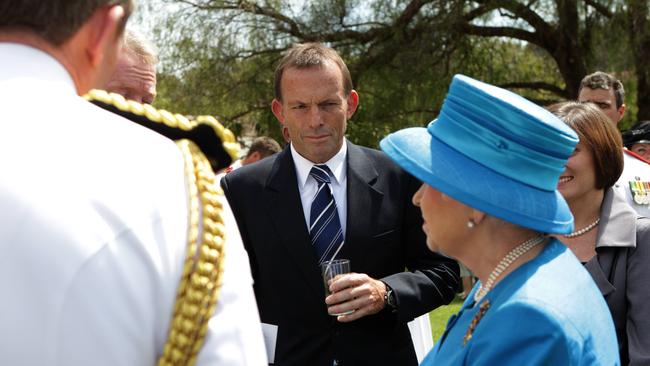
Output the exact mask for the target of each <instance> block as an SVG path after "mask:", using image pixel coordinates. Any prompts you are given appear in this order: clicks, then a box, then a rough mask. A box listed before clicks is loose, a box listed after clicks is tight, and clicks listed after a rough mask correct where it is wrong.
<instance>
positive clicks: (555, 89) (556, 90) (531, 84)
mask: <svg viewBox="0 0 650 366" xmlns="http://www.w3.org/2000/svg"><path fill="white" fill-rule="evenodd" d="M498 86H499V87H501V88H508V89H531V90H546V91H549V92H551V93H553V94H556V95H558V96H561V97H563V98H567V97H568V94H569V93H568V92H567V90H566V89H562V88H560V87H559V86H557V85H554V84H549V83H546V82H543V81H521V82H511V83H504V84H500V85H498Z"/></svg>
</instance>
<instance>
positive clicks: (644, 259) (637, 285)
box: [626, 218, 650, 365]
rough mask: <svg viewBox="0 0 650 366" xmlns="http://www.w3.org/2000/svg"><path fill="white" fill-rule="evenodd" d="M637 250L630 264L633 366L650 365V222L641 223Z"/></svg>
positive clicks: (629, 323)
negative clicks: (649, 285) (649, 289)
mask: <svg viewBox="0 0 650 366" xmlns="http://www.w3.org/2000/svg"><path fill="white" fill-rule="evenodd" d="M637 225H638V226H637V242H636V248H635V249H634V251H633V252H631V253H630V255H629V256H628V263H627V293H626V296H627V304H628V309H627V338H628V353H629V356H630V365H648V364H650V306H648V303H650V291H648V282H650V266H648V263H650V219H646V218H642V219H638V220H637Z"/></svg>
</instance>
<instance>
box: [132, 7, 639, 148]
mask: <svg viewBox="0 0 650 366" xmlns="http://www.w3.org/2000/svg"><path fill="white" fill-rule="evenodd" d="M163 9H164V11H163ZM142 10H143V12H142V13H141V14H147V15H146V16H142V15H141V16H140V18H139V19H137V20H136V22H140V23H141V24H143V23H144V24H145V28H147V29H148V30H150V31H151V37H152V38H153V39H154V41H155V43H156V44H157V45H158V46H159V47H160V49H161V56H162V63H161V66H160V68H159V71H160V74H159V98H158V100H157V102H156V104H157V105H158V106H159V107H161V108H167V109H171V110H174V111H179V112H184V113H188V114H213V115H217V116H218V117H219V118H220V120H221V121H222V122H224V123H225V124H226V125H228V126H229V127H230V128H232V129H233V130H235V131H236V132H237V133H238V134H241V133H257V134H265V135H271V136H273V137H275V138H276V139H278V140H281V131H280V128H279V124H278V122H277V121H276V120H275V118H274V117H273V115H272V114H271V112H270V101H271V100H272V98H273V92H272V89H273V88H272V82H273V70H274V68H275V64H276V62H277V61H278V59H279V58H280V57H281V53H282V52H283V51H284V50H286V49H287V48H288V47H289V46H290V45H291V44H292V43H294V42H308V41H321V42H326V43H327V44H329V45H331V46H333V47H335V48H336V49H337V50H338V51H339V52H340V53H341V54H342V56H343V57H344V59H345V60H346V62H347V63H348V66H349V68H350V71H351V73H352V76H353V78H354V83H355V89H357V91H358V92H359V94H360V99H361V105H360V109H359V111H358V112H357V114H355V116H354V117H353V120H352V121H351V123H350V124H349V128H348V137H349V138H350V139H351V140H353V141H355V142H357V143H360V144H363V145H367V146H376V145H377V142H378V140H379V139H380V138H381V137H383V136H385V135H386V134H387V133H388V132H390V131H394V130H396V129H399V128H404V127H406V126H423V125H425V124H426V123H428V122H429V121H431V120H433V119H434V118H435V117H436V116H437V114H438V111H439V109H440V106H441V104H442V102H443V98H444V95H445V94H446V91H447V87H448V84H449V82H450V80H451V77H452V76H453V75H454V74H456V73H462V74H466V75H469V76H472V77H474V78H478V79H481V80H484V81H486V82H489V83H493V84H496V85H501V86H504V87H507V88H510V89H512V90H513V91H515V92H518V93H520V94H523V95H524V96H526V97H528V98H529V99H531V100H533V101H535V102H538V103H540V104H549V103H552V102H556V101H560V100H564V99H572V98H575V97H576V96H577V88H578V84H579V82H580V80H581V79H582V77H583V76H584V75H585V74H587V73H590V72H593V71H595V70H603V71H607V72H612V73H614V74H615V75H617V76H618V77H619V78H620V79H621V80H622V81H623V82H624V84H625V86H626V89H627V92H628V96H627V98H626V102H627V105H628V112H631V113H628V114H627V116H626V119H625V120H624V121H623V122H622V124H620V126H619V127H622V128H625V127H627V126H629V125H630V124H631V123H633V122H636V121H637V118H639V119H650V86H649V85H648V83H649V82H650V62H647V60H649V59H650V30H649V27H650V26H649V25H648V1H647V0H627V1H623V0H528V1H515V0H482V1H469V0H365V1H361V0H327V1H313V0H308V1H304V2H298V1H295V0H291V1H288V0H263V1H253V0H225V1H224V0H158V1H154V2H150V3H146V4H143V9H142ZM152 19H153V20H152ZM147 22H148V24H147Z"/></svg>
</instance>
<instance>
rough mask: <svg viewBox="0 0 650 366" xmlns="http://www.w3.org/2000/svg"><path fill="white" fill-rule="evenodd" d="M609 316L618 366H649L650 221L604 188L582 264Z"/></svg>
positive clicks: (613, 192) (610, 190)
mask: <svg viewBox="0 0 650 366" xmlns="http://www.w3.org/2000/svg"><path fill="white" fill-rule="evenodd" d="M585 268H586V269H587V271H589V273H590V274H591V276H592V277H593V279H594V281H595V282H596V285H597V286H598V288H599V289H600V291H601V293H602V294H603V296H604V297H605V301H607V306H608V307H609V310H610V311H611V313H612V318H613V319H614V326H615V328H616V337H617V338H618V346H619V353H620V356H621V365H650V306H649V305H648V304H650V290H649V288H650V285H649V284H650V219H648V218H645V217H637V214H636V212H635V211H634V210H633V209H632V207H630V206H629V205H628V204H627V202H625V200H624V198H623V197H621V196H619V195H618V193H615V191H614V190H613V189H611V188H610V189H608V190H607V191H606V192H605V197H604V198H603V204H602V206H601V213H600V224H599V228H598V236H597V238H596V256H595V257H594V258H592V259H591V260H590V261H589V262H587V263H586V264H585Z"/></svg>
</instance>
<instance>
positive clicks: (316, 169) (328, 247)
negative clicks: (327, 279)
mask: <svg viewBox="0 0 650 366" xmlns="http://www.w3.org/2000/svg"><path fill="white" fill-rule="evenodd" d="M331 174H332V171H331V170H330V168H328V167H327V165H325V164H317V165H314V166H313V167H312V168H311V171H310V172H309V175H311V176H312V177H313V178H314V179H316V182H317V183H318V191H317V192H316V195H315V196H314V200H313V201H312V203H311V210H310V213H309V236H310V237H311V243H312V245H313V246H314V249H315V250H316V256H317V257H318V263H319V264H320V263H323V262H325V261H329V260H332V259H334V254H335V253H337V252H338V250H339V247H340V246H342V245H343V229H342V228H341V221H340V220H339V213H338V211H337V209H336V201H334V196H332V192H331V189H330V182H331V180H330V175H331Z"/></svg>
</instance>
